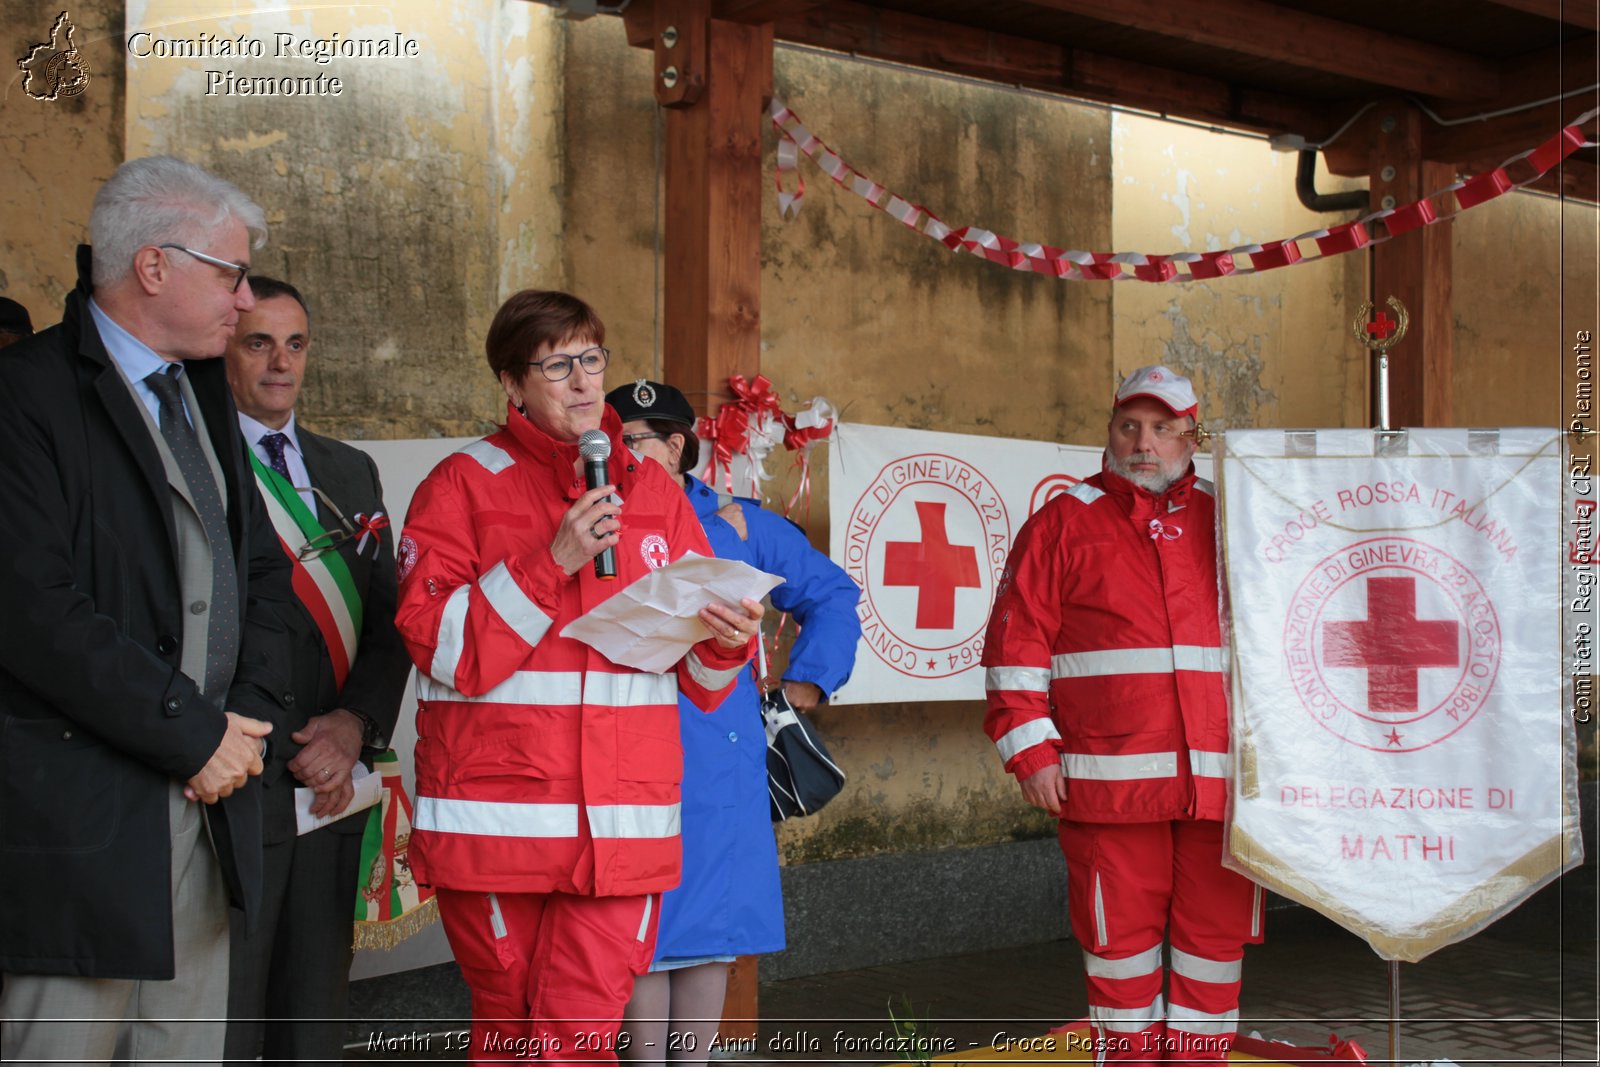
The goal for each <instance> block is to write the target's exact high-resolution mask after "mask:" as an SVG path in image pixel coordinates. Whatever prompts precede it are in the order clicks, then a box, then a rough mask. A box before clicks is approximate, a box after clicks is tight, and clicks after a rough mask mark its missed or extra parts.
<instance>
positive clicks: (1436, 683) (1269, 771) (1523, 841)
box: [1218, 429, 1582, 961]
mask: <svg viewBox="0 0 1600 1067" xmlns="http://www.w3.org/2000/svg"><path fill="white" fill-rule="evenodd" d="M1561 443H1562V442H1561V437H1560V435H1559V434H1558V433H1557V432H1556V431H1554V430H1547V429H1501V430H1466V429H1439V430H1408V431H1403V432H1397V433H1385V432H1382V431H1374V430H1317V431H1290V432H1286V431H1278V430H1250V431H1230V432H1228V433H1227V434H1225V435H1224V436H1223V444H1222V447H1221V451H1220V453H1219V455H1220V457H1221V458H1220V479H1219V485H1218V488H1219V490H1220V496H1219V504H1220V514H1221V522H1222V535H1221V538H1220V540H1219V546H1220V551H1221V553H1222V557H1223V559H1222V563H1223V568H1224V585H1225V590H1224V592H1225V605H1227V606H1225V615H1226V616H1227V617H1226V618H1225V626H1224V631H1225V633H1229V634H1230V639H1231V643H1232V671H1231V681H1230V710H1231V715H1232V723H1233V744H1234V789H1233V794H1232V803H1231V805H1230V808H1231V810H1230V812H1229V831H1228V833H1229V838H1228V839H1229V842H1230V848H1231V850H1232V857H1231V859H1230V860H1229V861H1228V862H1229V863H1230V865H1232V866H1236V867H1237V868H1238V869H1239V870H1241V871H1243V872H1244V873H1246V874H1248V875H1249V876H1250V877H1252V878H1254V879H1255V880H1256V881H1258V882H1261V883H1263V884H1265V885H1267V886H1269V887H1271V888H1272V889H1274V890H1276V891H1278V892H1280V893H1282V894H1284V895H1285V896H1288V897H1291V898H1293V899H1296V900H1299V901H1301V902H1302V903H1304V904H1307V905H1309V906H1311V907H1313V908H1316V909H1317V910H1318V911H1320V912H1322V913H1323V914H1325V915H1327V916H1329V917H1330V918H1332V919H1334V920H1336V921H1337V922H1339V923H1340V924H1341V925H1343V926H1345V927H1347V928H1348V929H1350V930H1352V931H1354V932H1356V933H1358V934H1360V935H1361V936H1363V937H1365V938H1366V939H1367V941H1368V942H1369V943H1370V944H1371V945H1372V947H1373V949H1374V951H1376V952H1377V953H1378V954H1379V955H1381V956H1383V957H1385V958H1388V959H1401V960H1413V961H1414V960H1418V959H1421V958H1422V957H1423V956H1426V955H1427V954H1428V953H1430V952H1432V951H1434V950H1435V949H1438V948H1441V947H1443V946H1444V945H1448V944H1451V943H1453V942H1455V941H1459V940H1461V939H1463V938H1465V937H1468V936H1470V935H1471V934H1473V933H1475V932H1476V931H1478V930H1480V929H1482V928H1483V927H1484V926H1485V925H1487V924H1488V923H1490V922H1492V921H1494V920H1495V919H1496V918H1498V917H1500V916H1501V915H1503V914H1505V913H1506V912H1507V911H1509V910H1511V909H1512V908H1513V907H1515V906H1516V905H1517V904H1518V903H1520V902H1521V901H1522V900H1524V899H1526V898H1527V897H1528V896H1529V895H1531V894H1532V893H1533V892H1534V891H1535V890H1537V889H1538V888H1539V887H1540V886H1542V885H1544V884H1545V883H1547V882H1549V881H1550V880H1551V879H1553V878H1555V877H1556V876H1558V875H1559V874H1560V873H1561V872H1562V871H1563V870H1565V869H1567V868H1568V867H1571V866H1573V865H1574V864H1576V863H1578V862H1580V861H1581V859H1582V842H1581V838H1580V835H1579V831H1578V825H1579V824H1578V803H1577V772H1576V768H1575V754H1576V737H1575V730H1574V727H1573V722H1572V717H1571V715H1570V714H1568V709H1567V701H1566V699H1565V697H1564V687H1563V684H1562V683H1563V677H1562V671H1563V644H1562V642H1563V636H1562V606H1563V605H1562V578H1563V570H1564V566H1565V557H1564V556H1563V554H1562V547H1563V546H1562V536H1563V531H1562V526H1561V519H1562V515H1561V499H1562V484H1563V483H1562V478H1563V468H1562V448H1561Z"/></svg>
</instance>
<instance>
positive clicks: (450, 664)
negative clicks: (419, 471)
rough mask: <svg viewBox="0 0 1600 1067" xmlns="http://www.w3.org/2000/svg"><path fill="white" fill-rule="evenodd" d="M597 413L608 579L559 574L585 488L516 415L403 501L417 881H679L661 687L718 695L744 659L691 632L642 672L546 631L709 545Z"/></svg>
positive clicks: (670, 752) (553, 446) (587, 573)
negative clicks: (555, 550) (406, 506)
mask: <svg viewBox="0 0 1600 1067" xmlns="http://www.w3.org/2000/svg"><path fill="white" fill-rule="evenodd" d="M605 418H606V423H605V428H606V430H607V432H608V433H610V434H611V436H612V439H613V451H612V455H613V456H618V457H624V459H623V461H622V462H620V463H614V464H612V467H611V471H610V475H611V479H612V481H613V482H614V484H616V486H617V492H618V495H619V496H620V497H621V498H622V501H623V505H622V541H621V543H620V544H619V545H617V547H616V550H615V551H616V557H617V577H616V579H615V580H613V581H606V582H602V581H600V580H599V579H597V578H596V577H595V576H594V571H593V568H592V567H583V568H580V569H579V571H578V572H577V573H576V574H574V575H571V576H569V575H567V574H566V573H565V572H564V571H562V570H561V568H559V567H558V566H557V565H556V563H555V560H554V559H553V558H552V557H551V555H550V550H549V546H550V544H551V542H552V541H553V540H554V539H555V534H556V530H557V527H558V525H559V523H560V521H561V517H562V515H563V514H565V512H566V511H567V510H568V508H569V507H570V506H571V503H572V501H573V500H575V499H576V498H577V497H578V496H580V495H581V494H582V493H583V492H584V485H583V482H582V479H581V478H579V477H578V475H577V473H576V470H575V467H574V461H575V460H576V458H577V449H576V447H575V446H573V445H570V444H566V443H562V442H556V441H553V440H552V439H550V438H549V437H546V436H545V435H544V434H542V433H540V432H539V431H538V430H537V429H535V428H534V427H533V426H532V425H531V424H530V423H528V422H527V420H525V419H524V418H522V416H520V415H518V414H517V413H516V412H514V411H509V412H508V420H509V422H508V426H507V427H506V428H505V429H503V430H501V431H500V432H498V433H495V434H493V435H491V436H489V437H487V438H485V439H484V440H482V441H478V442H476V443H474V444H472V445H470V446H468V447H467V448H466V449H463V450H462V451H461V452H459V453H457V454H455V455H453V456H451V457H449V458H447V459H446V460H445V461H444V462H443V463H441V464H440V465H439V466H438V467H436V468H435V469H434V471H433V472H432V473H431V474H429V475H428V477H427V479H426V480H424V482H423V483H422V485H421V486H419V487H418V489H417V492H416V495H415V497H414V498H413V500H412V504H411V508H410V513H409V514H408V516H407V520H406V525H405V530H404V534H403V537H402V559H406V560H408V562H407V564H405V567H406V569H405V570H404V573H403V574H402V577H401V581H400V598H399V607H398V611H397V613H396V623H397V626H398V628H399V630H400V633H401V636H402V637H403V638H404V639H405V641H406V644H407V647H408V649H409V650H410V652H411V655H412V659H413V660H414V661H415V662H416V664H417V666H418V668H419V676H418V684H417V697H418V710H417V746H416V772H417V787H416V804H415V810H414V817H413V820H412V823H413V835H412V838H411V846H410V860H411V864H412V867H413V869H414V870H415V872H416V875H417V878H418V880H419V881H422V882H425V883H429V884H432V885H437V886H444V887H449V888H463V889H475V890H479V891H486V892H488V891H503V892H554V891H561V892H569V893H586V894H595V895H607V896H609V895H632V894H643V893H655V892H660V891H663V890H666V889H668V888H670V887H671V886H673V885H675V884H676V883H677V881H678V876H679V867H680V851H681V849H680V844H679V829H680V819H681V813H680V808H679V797H678V782H679V779H680V778H681V776H682V769H683V757H682V750H681V748H680V745H679V741H678V693H679V690H680V689H681V690H682V691H683V692H684V693H685V694H687V695H689V696H691V698H692V699H694V700H695V701H696V703H698V704H700V705H701V706H703V707H708V708H714V707H716V705H717V704H718V703H719V702H720V700H721V698H722V697H723V696H724V695H726V693H727V692H728V691H729V690H730V689H731V688H732V682H733V681H734V679H735V677H736V676H737V675H738V673H739V671H740V670H742V669H745V666H744V665H745V663H746V661H747V660H748V658H749V657H748V654H747V653H740V652H729V651H727V650H725V649H723V648H721V647H720V646H719V645H718V644H717V643H716V642H715V641H714V640H712V639H710V638H708V639H707V640H705V641H702V642H700V643H699V644H697V645H695V646H694V647H693V648H692V649H691V650H690V651H689V653H688V654H687V655H686V656H685V657H684V658H683V659H682V660H680V661H679V663H678V665H677V667H676V668H675V669H674V670H673V671H672V672H671V673H667V674H650V673H645V672H642V671H637V670H633V669H632V668H628V667H622V666H619V665H617V664H615V663H612V662H611V661H610V660H608V659H606V658H605V657H604V656H602V655H600V654H599V653H598V652H595V651H594V650H593V649H591V648H589V647H588V646H587V645H584V644H581V643H580V642H578V641H574V640H571V639H569V638H564V637H562V636H561V630H562V628H564V627H565V626H566V625H567V623H569V622H571V621H572V620H573V619H575V618H577V617H578V616H580V615H582V614H584V613H585V612H587V611H589V610H590V609H592V608H593V607H594V606H595V605H596V604H598V603H600V602H601V601H602V600H604V599H606V598H607V597H609V596H610V595H611V594H612V593H614V592H616V591H617V590H618V589H621V588H623V587H625V586H626V585H628V584H629V583H630V582H632V581H634V580H636V579H638V578H640V577H643V576H644V574H645V573H646V572H647V570H648V569H649V568H650V567H651V566H653V565H656V564H659V563H660V562H661V561H662V559H663V556H665V557H666V558H672V559H676V558H677V557H679V556H681V555H683V553H685V552H689V551H693V552H698V553H701V554H704V555H709V554H710V549H709V547H708V546H707V544H706V541H705V535H704V532H703V531H702V529H701V526H700V523H699V521H698V520H697V519H696V517H695V514H694V511H693V509H692V508H691V507H690V506H689V503H688V501H687V500H686V499H685V498H684V495H683V491H682V489H680V488H679V487H678V486H677V485H675V484H674V483H673V482H672V480H671V479H670V478H669V477H668V476H667V475H666V473H665V472H664V471H663V470H662V469H661V468H660V467H659V466H658V465H656V464H654V463H643V462H639V461H637V460H631V459H630V458H627V457H629V453H628V452H627V450H626V449H624V448H622V446H621V442H620V440H619V439H618V436H617V435H618V434H619V432H620V424H619V423H618V422H617V419H616V415H615V413H614V412H612V411H610V409H607V412H606V416H605ZM407 542H409V543H407ZM663 545H664V546H665V548H666V552H665V553H664V554H663V552H662V551H661V549H662V546H663Z"/></svg>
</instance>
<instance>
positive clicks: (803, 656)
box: [656, 477, 861, 962]
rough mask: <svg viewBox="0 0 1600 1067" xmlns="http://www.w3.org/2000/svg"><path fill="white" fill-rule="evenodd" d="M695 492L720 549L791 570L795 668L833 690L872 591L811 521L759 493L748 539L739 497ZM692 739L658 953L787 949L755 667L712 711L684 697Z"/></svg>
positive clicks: (846, 670) (785, 595)
mask: <svg viewBox="0 0 1600 1067" xmlns="http://www.w3.org/2000/svg"><path fill="white" fill-rule="evenodd" d="M685 481H686V483H687V485H686V488H687V491H688V493H689V502H690V503H691V504H693V505H694V510H695V514H696V515H698V516H699V517H700V524H701V525H702V526H704V527H705V531H706V537H707V539H708V540H709V541H710V542H711V550H712V551H713V552H714V553H716V555H717V556H719V557H721V558H723V559H737V560H743V561H744V562H746V563H748V564H750V565H751V566H752V567H757V568H759V569H761V570H764V571H766V572H767V573H769V574H776V575H778V576H779V577H781V578H783V584H782V585H780V586H778V587H777V588H776V589H774V590H773V591H772V594H771V598H772V606H773V608H775V609H776V610H778V611H782V612H789V613H791V614H793V615H794V617H795V620H796V621H797V622H798V623H799V624H800V636H799V637H798V638H797V639H796V640H795V644H794V650H793V652H792V653H791V654H790V656H789V666H788V669H787V670H785V671H784V674H783V676H784V678H785V679H787V680H789V681H794V682H811V683H812V684H814V685H816V686H817V687H819V688H820V689H821V690H822V691H823V693H824V694H830V693H832V692H833V691H834V690H835V689H838V688H839V686H841V685H843V684H844V683H845V680H846V679H847V678H849V677H850V669H851V667H853V666H854V665H855V656H856V642H857V641H858V640H859V639H860V637H861V623H860V621H859V620H858V619H857V618H856V601H857V600H859V599H860V597H861V590H860V589H859V588H858V587H857V586H856V583H855V582H853V581H851V580H850V576H849V575H847V574H845V572H844V570H843V569H842V568H840V567H839V566H838V565H837V564H836V563H834V562H833V561H832V560H830V559H829V558H828V557H827V556H825V555H823V554H822V553H821V552H818V551H817V550H816V549H814V548H812V547H811V543H810V542H809V541H807V540H806V535H805V534H804V533H803V532H802V531H801V529H800V528H799V527H798V526H796V525H794V524H793V523H792V522H790V521H789V520H788V519H785V518H783V517H781V516H779V515H776V514H774V513H773V512H770V511H765V510H763V509H762V508H761V505H760V504H758V503H757V502H756V501H754V500H747V499H744V498H742V497H733V498H731V499H732V500H733V501H736V502H737V503H738V504H739V505H740V506H741V507H742V508H743V509H744V521H745V527H746V529H747V530H748V531H749V535H750V536H749V540H740V538H739V534H738V532H737V531H736V530H734V528H733V527H732V526H730V525H729V524H728V523H727V522H726V521H725V520H723V519H722V518H720V517H719V516H718V515H717V510H718V508H720V507H722V506H723V505H725V504H727V503H729V502H730V498H729V497H726V496H724V497H720V498H719V496H718V494H717V493H716V491H715V490H713V489H711V488H709V487H708V486H707V485H706V484H705V483H704V482H702V481H700V480H699V479H698V478H694V477H686V479H685ZM678 721H679V732H680V734H681V735H682V738H683V882H682V883H681V884H680V885H679V886H678V888H676V889H673V890H671V891H670V892H668V893H666V894H665V895H664V896H663V897H662V899H661V929H660V933H659V935H658V936H657V940H656V960H657V961H658V962H659V961H667V960H673V959H699V958H702V957H707V956H743V955H752V954H755V953H760V952H776V951H778V950H779V949H782V948H783V947H784V940H783V896H782V892H781V890H780V888H779V883H778V846H777V844H776V841H775V840H774V838H773V836H772V822H771V814H770V811H769V805H768V800H767V740H766V733H765V731H764V730H763V728H762V725H761V711H760V694H759V692H758V691H757V689H756V684H755V674H754V670H753V669H752V670H751V671H748V672H746V673H744V674H743V675H741V676H740V678H739V682H738V685H737V687H736V688H735V689H734V691H733V693H732V694H730V695H729V696H728V698H727V699H726V700H724V701H723V702H722V706H721V707H719V708H718V709H717V710H716V711H713V712H711V713H709V714H707V713H706V712H703V711H701V710H700V709H699V708H697V707H695V706H694V705H693V704H691V703H689V701H688V699H687V698H685V697H682V696H680V697H679V698H678Z"/></svg>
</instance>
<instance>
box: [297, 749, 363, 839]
mask: <svg viewBox="0 0 1600 1067" xmlns="http://www.w3.org/2000/svg"><path fill="white" fill-rule="evenodd" d="M350 782H351V784H352V785H354V786H355V787H356V795H355V797H354V799H352V800H351V801H350V803H349V804H347V805H345V809H344V810H343V811H336V812H334V813H333V814H332V815H313V814H311V805H312V804H313V803H315V802H316V799H317V794H316V791H315V790H312V789H307V788H306V787H305V786H296V787H295V791H294V821H295V826H296V830H295V835H296V836H299V835H300V834H309V833H310V832H311V831H313V830H315V829H317V828H318V827H320V826H326V825H328V824H329V823H330V822H338V821H339V820H340V819H342V818H344V817H345V816H346V815H353V814H355V813H356V812H358V811H365V810H366V809H367V808H370V807H372V806H373V805H374V804H376V803H377V802H378V801H380V800H382V799H383V775H381V774H373V773H372V772H371V771H369V770H367V765H366V764H365V763H359V762H358V763H357V764H356V765H355V766H354V767H353V768H351V770H350Z"/></svg>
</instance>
